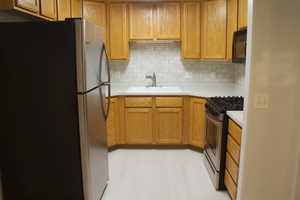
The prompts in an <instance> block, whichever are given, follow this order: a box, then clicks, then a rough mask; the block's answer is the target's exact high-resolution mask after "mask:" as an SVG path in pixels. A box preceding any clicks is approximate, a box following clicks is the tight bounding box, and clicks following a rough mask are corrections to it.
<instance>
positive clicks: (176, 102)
mask: <svg viewBox="0 0 300 200" xmlns="http://www.w3.org/2000/svg"><path fill="white" fill-rule="evenodd" d="M155 104H156V107H170V108H172V107H182V106H183V98H182V97H156V98H155Z"/></svg>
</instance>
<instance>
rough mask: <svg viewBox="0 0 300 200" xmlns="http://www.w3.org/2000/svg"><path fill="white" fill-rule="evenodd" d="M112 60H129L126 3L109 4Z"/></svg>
mask: <svg viewBox="0 0 300 200" xmlns="http://www.w3.org/2000/svg"><path fill="white" fill-rule="evenodd" d="M109 32H110V36H109V47H110V59H112V60H127V59H128V51H129V44H128V29H127V5H126V3H111V4H109Z"/></svg>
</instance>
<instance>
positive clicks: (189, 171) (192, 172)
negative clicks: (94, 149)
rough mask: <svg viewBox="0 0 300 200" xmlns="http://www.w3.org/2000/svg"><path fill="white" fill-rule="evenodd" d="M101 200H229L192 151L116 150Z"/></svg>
mask: <svg viewBox="0 0 300 200" xmlns="http://www.w3.org/2000/svg"><path fill="white" fill-rule="evenodd" d="M109 168H110V172H109V173H110V174H109V175H110V181H109V185H108V187H107V189H106V192H105V194H104V196H103V198H102V200H230V198H229V196H228V194H227V192H224V191H223V192H217V191H216V190H215V189H214V187H213V185H212V183H211V181H210V179H209V175H208V173H207V171H206V169H205V166H204V163H203V154H201V153H198V152H194V151H192V150H152V149H151V150H148V149H147V150H116V151H113V152H111V153H109Z"/></svg>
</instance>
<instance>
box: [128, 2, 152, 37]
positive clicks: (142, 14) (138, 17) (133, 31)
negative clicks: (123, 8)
mask: <svg viewBox="0 0 300 200" xmlns="http://www.w3.org/2000/svg"><path fill="white" fill-rule="evenodd" d="M153 20H154V6H153V3H130V4H129V39H131V40H152V39H154V29H153Z"/></svg>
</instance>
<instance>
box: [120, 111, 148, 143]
mask: <svg viewBox="0 0 300 200" xmlns="http://www.w3.org/2000/svg"><path fill="white" fill-rule="evenodd" d="M152 117H153V115H152V108H126V110H125V134H126V143H127V144H152V143H153V131H152V128H153V127H152V124H153V123H152Z"/></svg>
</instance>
